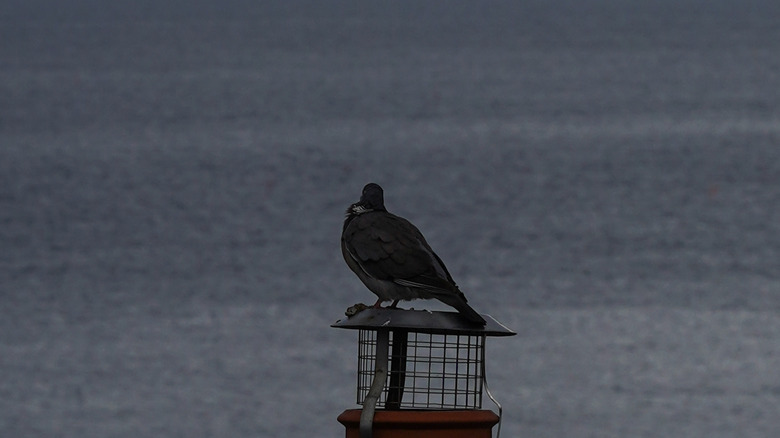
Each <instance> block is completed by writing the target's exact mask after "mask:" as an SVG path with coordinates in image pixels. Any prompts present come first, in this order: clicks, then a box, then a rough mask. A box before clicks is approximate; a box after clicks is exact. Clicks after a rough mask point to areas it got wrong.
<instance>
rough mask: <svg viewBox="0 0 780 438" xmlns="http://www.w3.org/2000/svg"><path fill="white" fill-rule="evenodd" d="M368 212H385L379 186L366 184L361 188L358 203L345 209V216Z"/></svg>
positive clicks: (383, 199)
mask: <svg viewBox="0 0 780 438" xmlns="http://www.w3.org/2000/svg"><path fill="white" fill-rule="evenodd" d="M369 211H387V210H386V209H385V198H384V192H383V191H382V187H380V186H379V184H375V183H368V184H366V186H365V187H363V193H362V194H361V195H360V201H358V202H356V203H354V204H352V205H350V206H349V208H348V209H347V216H348V217H349V216H353V215H359V214H363V213H368V212H369Z"/></svg>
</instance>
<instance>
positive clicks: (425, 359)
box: [357, 330, 485, 409]
mask: <svg viewBox="0 0 780 438" xmlns="http://www.w3.org/2000/svg"><path fill="white" fill-rule="evenodd" d="M376 333H377V332H376V331H375V330H360V331H359V335H358V373H357V379H358V382H357V403H358V404H362V403H363V400H364V399H365V397H366V395H367V394H368V391H369V389H370V387H371V384H372V382H373V379H374V370H375V360H376V359H375V358H376V348H377V343H376ZM390 349H391V353H390V355H389V360H390V362H391V366H390V372H389V374H388V377H387V382H386V383H385V387H384V390H383V392H382V394H381V396H380V399H379V403H380V405H383V406H385V408H386V409H479V408H481V407H482V384H483V379H482V375H483V369H484V368H483V365H484V362H485V336H484V335H462V334H435V333H420V332H415V331H408V330H392V331H391V332H390Z"/></svg>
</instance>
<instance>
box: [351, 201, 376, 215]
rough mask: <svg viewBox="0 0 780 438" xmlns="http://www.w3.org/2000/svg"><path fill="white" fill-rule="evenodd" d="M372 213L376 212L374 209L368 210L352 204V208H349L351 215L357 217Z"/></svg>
mask: <svg viewBox="0 0 780 438" xmlns="http://www.w3.org/2000/svg"><path fill="white" fill-rule="evenodd" d="M370 211H374V210H373V209H372V208H366V207H365V206H363V205H360V204H352V206H351V207H349V214H354V215H356V216H357V215H360V214H363V213H368V212H370Z"/></svg>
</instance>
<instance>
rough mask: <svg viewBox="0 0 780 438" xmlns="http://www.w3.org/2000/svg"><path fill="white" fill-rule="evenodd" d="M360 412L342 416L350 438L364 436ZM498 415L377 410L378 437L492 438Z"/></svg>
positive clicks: (484, 412) (468, 412)
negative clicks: (361, 428) (361, 432)
mask: <svg viewBox="0 0 780 438" xmlns="http://www.w3.org/2000/svg"><path fill="white" fill-rule="evenodd" d="M360 413H361V410H360V409H348V410H346V411H344V412H343V413H342V414H341V415H339V417H338V421H339V423H341V424H343V425H344V427H346V428H347V436H346V438H359V437H360ZM496 423H498V415H496V414H494V413H493V411H486V410H473V411H472V410H460V411H376V413H375V414H374V423H373V431H374V438H401V437H403V438H438V437H441V438H491V436H492V432H491V430H492V429H493V426H495V425H496Z"/></svg>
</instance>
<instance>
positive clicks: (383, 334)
mask: <svg viewBox="0 0 780 438" xmlns="http://www.w3.org/2000/svg"><path fill="white" fill-rule="evenodd" d="M389 350H390V330H387V329H383V330H378V331H377V334H376V360H375V362H374V381H373V382H372V383H371V389H369V390H368V395H366V398H365V400H363V411H362V412H361V413H360V438H371V437H372V435H373V427H372V426H373V423H374V411H375V410H376V402H377V400H379V396H380V395H382V389H383V388H384V387H385V382H386V381H387V356H388V353H389Z"/></svg>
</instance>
